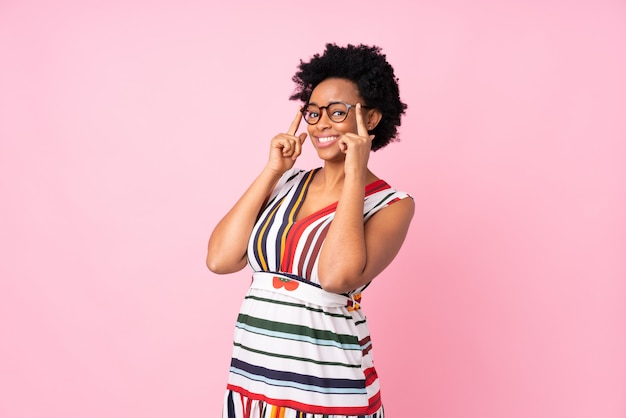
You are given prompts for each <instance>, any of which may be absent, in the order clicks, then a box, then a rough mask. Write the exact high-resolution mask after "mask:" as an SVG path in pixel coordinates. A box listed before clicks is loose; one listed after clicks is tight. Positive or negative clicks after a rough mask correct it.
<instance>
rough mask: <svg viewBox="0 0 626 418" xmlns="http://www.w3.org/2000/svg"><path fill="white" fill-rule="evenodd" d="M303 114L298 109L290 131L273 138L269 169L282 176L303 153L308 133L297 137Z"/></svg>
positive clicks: (268, 163)
mask: <svg viewBox="0 0 626 418" xmlns="http://www.w3.org/2000/svg"><path fill="white" fill-rule="evenodd" d="M301 121H302V112H300V109H298V113H297V114H296V117H295V119H294V120H293V122H291V126H290V127H289V130H288V131H287V132H286V133H284V134H278V135H276V136H275V137H274V138H272V142H271V145H270V157H269V161H268V162H267V168H268V169H269V170H271V171H273V172H275V173H277V174H280V175H282V174H283V173H284V172H285V171H287V170H289V169H290V168H292V167H293V165H294V163H295V162H296V159H297V158H298V157H299V156H300V154H301V153H302V145H303V144H304V141H305V140H306V136H307V134H306V132H303V133H301V134H300V135H298V136H296V132H297V131H298V127H299V126H300V122H301Z"/></svg>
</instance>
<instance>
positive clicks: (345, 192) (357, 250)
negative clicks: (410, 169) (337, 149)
mask: <svg viewBox="0 0 626 418" xmlns="http://www.w3.org/2000/svg"><path fill="white" fill-rule="evenodd" d="M357 127H358V135H355V134H346V135H344V136H343V137H342V138H341V139H340V146H341V147H342V150H343V151H344V152H345V153H346V160H345V163H344V171H345V179H344V185H343V188H342V191H341V195H340V198H339V202H338V204H337V210H336V212H335V217H334V219H333V221H332V223H331V225H330V228H329V230H328V234H327V235H326V238H325V240H324V246H323V247H322V251H321V253H320V260H319V264H318V276H319V280H320V284H321V285H322V287H323V288H324V289H325V290H327V291H329V292H335V293H345V292H349V291H351V290H354V289H357V288H359V287H361V286H363V285H365V284H367V283H368V282H370V281H371V280H372V279H373V278H374V277H376V276H377V275H378V274H379V273H380V272H382V271H383V270H384V269H385V267H387V266H388V265H389V263H391V261H392V260H393V259H394V258H395V256H396V255H397V254H398V251H399V250H400V247H401V246H402V243H403V242H404V239H405V237H406V234H407V231H408V229H409V224H410V222H411V219H412V218H413V213H414V211H415V204H414V202H413V199H402V200H400V201H398V202H395V203H394V204H392V205H390V206H388V207H386V208H383V209H381V210H379V211H378V212H377V213H376V214H375V215H373V216H372V217H371V218H370V219H369V220H368V221H367V223H365V224H364V223H363V205H364V199H365V185H366V178H367V173H368V170H367V161H368V158H369V153H370V150H371V138H370V137H369V135H368V133H367V129H366V128H365V124H364V123H363V118H362V113H361V108H360V106H359V105H357Z"/></svg>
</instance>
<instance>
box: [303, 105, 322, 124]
mask: <svg viewBox="0 0 626 418" xmlns="http://www.w3.org/2000/svg"><path fill="white" fill-rule="evenodd" d="M302 115H303V116H304V120H305V121H306V122H307V123H310V124H312V125H313V124H315V123H317V121H318V120H320V108H319V107H317V106H307V107H306V108H304V111H303V112H302Z"/></svg>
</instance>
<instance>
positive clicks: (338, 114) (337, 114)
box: [333, 110, 346, 118]
mask: <svg viewBox="0 0 626 418" xmlns="http://www.w3.org/2000/svg"><path fill="white" fill-rule="evenodd" d="M345 114H346V112H344V111H343V110H334V111H333V117H336V118H341V117H343V116H344V115H345Z"/></svg>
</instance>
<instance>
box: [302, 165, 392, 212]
mask: <svg viewBox="0 0 626 418" xmlns="http://www.w3.org/2000/svg"><path fill="white" fill-rule="evenodd" d="M321 169H322V167H318V168H315V169H314V170H313V174H312V176H311V178H310V180H309V182H308V184H306V185H305V186H304V187H305V189H304V190H303V195H302V202H300V204H299V205H298V208H297V209H296V212H295V216H294V218H293V223H294V224H297V223H300V222H304V221H307V220H314V219H318V218H319V217H321V216H324V215H326V214H328V213H331V212H333V211H334V209H335V208H336V207H337V204H338V203H339V201H338V200H337V201H334V202H333V203H330V204H329V205H326V206H324V207H322V208H320V209H318V210H316V211H313V212H311V213H310V214H308V215H307V216H305V217H303V218H298V214H299V213H300V209H301V208H302V205H304V202H305V200H306V197H307V195H308V193H309V187H311V183H313V179H314V178H315V176H316V175H317V173H319V171H320V170H321ZM389 187H390V186H389V185H388V184H387V182H385V181H384V180H382V179H378V180H374V181H373V182H371V183H369V184H367V185H366V186H365V197H368V196H369V195H371V194H372V193H374V192H376V191H378V190H382V189H385V188H389Z"/></svg>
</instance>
